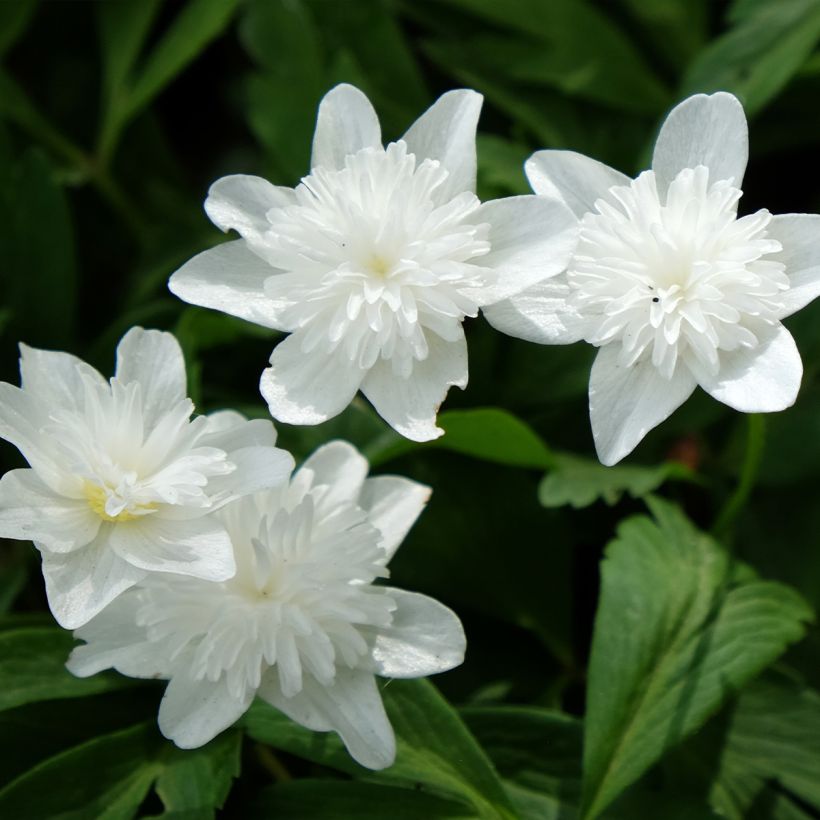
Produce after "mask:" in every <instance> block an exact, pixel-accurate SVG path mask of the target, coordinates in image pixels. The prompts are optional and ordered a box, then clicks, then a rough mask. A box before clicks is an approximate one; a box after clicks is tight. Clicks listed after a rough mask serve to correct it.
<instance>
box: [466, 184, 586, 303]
mask: <svg viewBox="0 0 820 820" xmlns="http://www.w3.org/2000/svg"><path fill="white" fill-rule="evenodd" d="M476 220H478V221H481V222H488V223H489V224H490V232H489V237H488V238H489V240H490V246H491V247H492V250H491V251H490V252H489V253H488V254H487V255H486V256H483V257H482V258H481V260H480V261H481V265H482V266H483V267H488V268H494V269H495V271H496V276H497V279H496V281H495V284H493V285H490V286H489V287H485V288H482V289H481V290H480V291H479V292H478V293H477V294H476V296H477V299H478V301H479V304H482V305H490V304H492V303H493V302H498V301H500V300H501V299H506V298H507V297H509V296H513V295H514V294H516V293H520V292H521V291H522V290H525V289H526V288H528V287H530V286H531V285H534V284H536V283H537V282H541V281H542V280H544V279H548V278H549V277H551V276H555V275H556V274H559V273H561V272H562V271H564V270H566V267H567V265H568V264H569V260H570V258H571V256H572V253H573V251H574V250H575V246H576V244H577V242H578V220H577V219H576V218H575V215H574V214H573V213H572V211H570V209H569V208H567V206H566V205H564V204H563V203H562V202H560V201H559V200H557V199H550V198H548V197H540V196H511V197H507V198H506V199H495V200H493V201H492V202H485V203H484V204H483V205H482V206H481V207H480V208H479V209H478V212H477V213H476Z"/></svg>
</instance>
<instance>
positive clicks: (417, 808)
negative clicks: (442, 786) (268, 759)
mask: <svg viewBox="0 0 820 820" xmlns="http://www.w3.org/2000/svg"><path fill="white" fill-rule="evenodd" d="M271 817H275V818H276V819H277V820H385V818H388V817H389V818H390V820H430V818H436V820H439V818H440V820H470V818H473V817H475V815H474V814H473V813H472V812H470V811H469V810H466V809H465V808H464V807H463V806H459V805H458V803H452V802H450V801H447V800H442V799H441V798H440V797H435V796H433V795H430V794H425V793H424V792H423V791H410V790H408V789H402V788H398V787H396V786H382V785H377V784H376V783H356V782H353V783H351V782H349V781H338V780H321V779H310V780H296V781H293V782H290V783H281V784H279V785H277V786H271V787H269V788H267V789H263V790H262V791H261V792H260V794H259V796H258V797H257V798H256V800H255V801H254V804H253V807H252V808H251V811H250V813H249V815H248V818H249V820H254V819H255V818H257V819H258V820H267V819H268V818H271Z"/></svg>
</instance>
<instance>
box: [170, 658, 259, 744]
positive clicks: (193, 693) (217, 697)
mask: <svg viewBox="0 0 820 820" xmlns="http://www.w3.org/2000/svg"><path fill="white" fill-rule="evenodd" d="M253 695H254V693H253V690H251V691H249V692H248V693H247V695H246V696H245V697H244V698H242V699H241V700H238V699H236V698H234V697H232V696H231V694H230V693H229V692H228V686H227V684H226V683H225V680H224V675H223V677H222V678H220V679H219V680H217V681H210V680H194V679H193V678H192V677H191V676H190V675H189V674H188V670H187V669H182V670H179V671H176V672H175V674H174V676H173V677H172V678H171V680H170V681H169V683H168V686H167V688H166V689H165V694H164V695H163V696H162V703H160V705H159V729H160V731H161V732H162V734H163V735H165V737H167V738H168V739H169V740H173V741H174V743H176V745H177V746H179V748H180V749H197V748H199V747H200V746H204V745H205V744H206V743H207V742H208V741H209V740H212V739H213V738H215V737H216V736H217V735H218V734H219V733H220V732H222V731H224V730H225V729H227V728H228V727H229V726H233V724H234V723H236V721H237V720H239V718H240V717H242V715H244V714H245V712H247V710H248V707H249V706H250V705H251V701H252V700H253Z"/></svg>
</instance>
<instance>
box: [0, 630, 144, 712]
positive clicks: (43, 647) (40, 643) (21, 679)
mask: <svg viewBox="0 0 820 820" xmlns="http://www.w3.org/2000/svg"><path fill="white" fill-rule="evenodd" d="M73 646H74V640H73V639H72V637H71V633H69V632H65V631H63V630H61V629H58V628H56V627H36V626H35V627H28V628H20V629H9V630H6V631H3V632H0V710H3V709H11V708H12V707H14V706H20V705H22V704H24V703H33V702H35V701H38V700H54V699H57V698H82V697H86V696H87V695H94V694H97V693H98V692H108V691H111V690H113V689H122V688H124V687H126V686H133V685H134V681H132V680H131V679H129V678H123V677H120V676H119V675H114V674H110V675H107V674H106V675H95V676H94V677H91V678H75V677H74V675H72V674H71V673H70V672H69V671H68V670H67V669H66V668H65V662H66V660H67V658H68V655H69V653H70V652H71V649H72V647H73Z"/></svg>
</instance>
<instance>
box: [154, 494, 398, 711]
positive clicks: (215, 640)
mask: <svg viewBox="0 0 820 820" xmlns="http://www.w3.org/2000/svg"><path fill="white" fill-rule="evenodd" d="M239 515H240V517H241V518H242V519H243V521H244V525H245V526H247V524H248V523H249V520H248V519H250V518H252V517H254V515H255V513H254V512H253V511H251V507H250V503H249V504H247V505H245V506H244V507H243V508H242V510H241V513H240V514H239ZM256 515H257V521H258V514H256ZM229 529H231V530H232V531H231V536H232V540H233V541H234V547H235V551H236V560H237V573H236V576H235V577H234V578H232V579H231V580H230V581H226V582H225V583H223V584H221V585H220V586H219V588H218V589H215V588H214V585H212V584H211V585H208V584H206V583H205V582H202V581H197V580H194V579H178V580H177V581H176V582H175V583H174V585H173V586H166V585H165V584H164V583H163V582H151V581H149V582H147V586H146V591H145V592H144V593H142V594H143V595H144V596H145V597H144V606H143V607H142V608H141V609H140V612H139V614H138V621H139V623H140V624H141V625H142V626H145V627H146V629H147V634H148V638H149V640H151V641H162V642H165V643H167V650H168V653H169V657H170V659H171V660H172V661H173V660H174V659H176V658H177V657H180V656H182V655H183V654H184V656H185V658H186V665H188V666H189V668H190V670H191V674H192V675H193V676H194V678H197V679H208V680H212V681H216V680H218V679H220V678H221V677H222V676H225V679H226V682H227V686H228V689H229V691H230V692H231V694H232V695H233V696H234V697H237V698H243V697H244V696H245V695H246V693H247V692H250V691H255V690H256V689H258V687H259V685H260V683H261V681H262V676H263V675H264V674H265V673H266V672H268V670H271V671H272V672H273V673H274V674H276V675H277V677H278V683H279V686H280V688H281V690H282V692H283V694H284V695H285V696H286V697H292V696H293V695H295V694H297V693H298V692H300V691H301V690H302V687H303V681H304V675H305V674H309V675H312V676H313V677H314V678H315V679H316V680H317V681H319V682H320V683H322V684H324V685H329V684H331V683H332V682H333V680H334V678H335V675H336V668H337V666H338V665H343V666H346V667H349V668H355V667H356V666H357V665H358V664H359V662H360V661H361V659H362V657H363V656H364V655H365V654H366V653H367V651H368V643H367V641H366V638H365V636H364V635H363V634H362V633H361V631H360V629H361V628H362V627H379V626H385V625H388V624H389V623H390V622H391V621H392V612H393V610H394V609H395V602H394V601H393V599H392V598H390V596H389V595H387V594H386V592H385V590H384V589H383V588H381V587H376V586H372V582H373V581H374V580H375V579H376V578H379V577H387V575H388V571H387V569H386V568H385V567H384V559H385V556H384V551H383V550H382V549H381V547H380V546H379V545H378V539H379V534H378V532H377V531H376V530H375V529H374V528H373V527H372V526H371V525H370V524H369V523H368V522H367V519H366V516H365V514H364V512H362V511H361V510H359V509H358V508H356V507H340V508H338V509H337V510H335V511H334V512H332V514H331V515H330V516H328V515H327V514H322V515H321V516H320V515H319V514H318V513H317V511H316V509H315V506H314V501H313V498H312V497H311V496H310V495H308V496H306V497H305V498H304V499H302V501H301V502H300V503H298V504H296V505H295V506H294V507H293V508H292V509H291V508H288V507H287V506H283V507H282V508H280V509H279V510H278V511H276V512H273V513H271V514H269V515H265V516H264V517H262V519H261V522H259V524H258V532H257V534H256V535H255V536H249V535H248V534H246V536H245V537H242V536H241V535H240V534H238V533H237V531H236V528H235V527H234V528H230V527H229ZM205 602H208V603H207V604H206V603H205Z"/></svg>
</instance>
